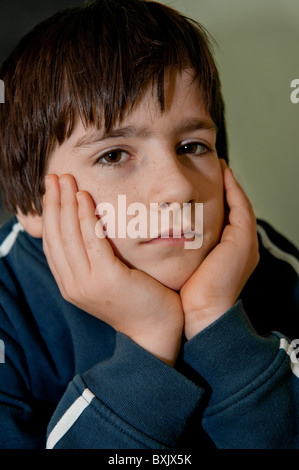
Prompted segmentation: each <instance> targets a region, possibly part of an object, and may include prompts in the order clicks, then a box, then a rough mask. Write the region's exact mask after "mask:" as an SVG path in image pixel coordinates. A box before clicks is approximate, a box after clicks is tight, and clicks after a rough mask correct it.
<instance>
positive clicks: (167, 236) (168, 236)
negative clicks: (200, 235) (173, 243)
mask: <svg viewBox="0 0 299 470" xmlns="http://www.w3.org/2000/svg"><path fill="white" fill-rule="evenodd" d="M195 235H196V231H195V230H193V229H190V228H188V229H186V230H181V229H178V228H177V229H175V228H172V229H169V230H164V231H163V232H161V233H160V234H159V235H158V236H157V237H152V238H150V239H149V240H144V241H143V243H151V242H154V241H155V240H157V241H161V242H162V241H163V240H165V241H167V240H178V241H180V240H181V242H183V243H185V242H188V241H192V240H193V239H194V236H195ZM178 244H179V243H178Z"/></svg>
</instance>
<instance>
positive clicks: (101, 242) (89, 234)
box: [76, 191, 117, 271]
mask: <svg viewBox="0 0 299 470" xmlns="http://www.w3.org/2000/svg"><path fill="white" fill-rule="evenodd" d="M76 197H77V201H78V214H79V220H80V227H81V233H82V237H83V240H84V244H85V247H86V251H87V255H88V257H89V262H90V265H91V266H96V268H97V270H98V271H99V270H104V269H107V266H110V263H111V262H113V261H115V260H117V258H116V257H115V256H114V253H113V250H112V247H111V245H110V243H109V242H108V240H106V239H105V237H104V236H99V235H100V234H99V231H101V225H100V221H99V220H98V218H97V216H96V215H95V206H94V203H93V200H92V198H91V196H90V194H89V193H87V192H86V191H80V192H78V193H77V195H76ZM102 234H103V233H102ZM99 258H100V259H101V261H100V263H99Z"/></svg>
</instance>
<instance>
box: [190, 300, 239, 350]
mask: <svg viewBox="0 0 299 470" xmlns="http://www.w3.org/2000/svg"><path fill="white" fill-rule="evenodd" d="M232 306H233V303H230V302H229V303H227V304H223V305H221V306H217V307H216V306H214V305H213V306H212V307H205V308H201V309H198V310H195V311H193V312H190V313H189V314H188V315H185V327H184V333H185V336H186V339H187V340H188V341H189V340H190V339H191V338H193V336H195V335H197V334H198V333H200V332H201V331H203V330H204V329H205V328H207V327H208V326H209V325H211V324H212V323H214V322H215V321H216V320H218V319H219V318H220V317H222V315H224V314H225V313H226V312H227V311H228V310H229V309H230V308H231V307H232Z"/></svg>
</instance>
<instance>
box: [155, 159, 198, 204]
mask: <svg viewBox="0 0 299 470" xmlns="http://www.w3.org/2000/svg"><path fill="white" fill-rule="evenodd" d="M193 171H195V170H193ZM191 172H192V169H191V168H187V167H186V166H184V165H183V164H181V163H180V162H179V161H177V160H175V159H172V160H170V159H168V162H167V164H165V163H163V164H160V165H157V166H156V167H155V169H154V170H153V173H152V175H151V176H152V177H151V183H150V184H149V186H148V189H149V194H148V201H149V202H152V203H157V204H159V205H164V207H166V206H169V205H170V204H172V203H175V202H176V203H179V204H181V205H182V204H184V203H192V202H196V201H197V199H198V194H197V189H196V187H195V186H194V184H193V183H192V180H191ZM194 176H195V175H194V173H193V178H194ZM193 182H194V180H193ZM162 207H163V206H162Z"/></svg>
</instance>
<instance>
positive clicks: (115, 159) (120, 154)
mask: <svg viewBox="0 0 299 470" xmlns="http://www.w3.org/2000/svg"><path fill="white" fill-rule="evenodd" d="M128 158H129V155H128V153H127V152H124V151H123V150H112V151H111V152H108V153H105V155H102V156H101V157H99V158H98V159H97V161H96V163H99V164H100V165H109V166H110V165H113V164H117V163H118V164H120V163H123V162H124V161H126V160H127V159H128Z"/></svg>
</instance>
